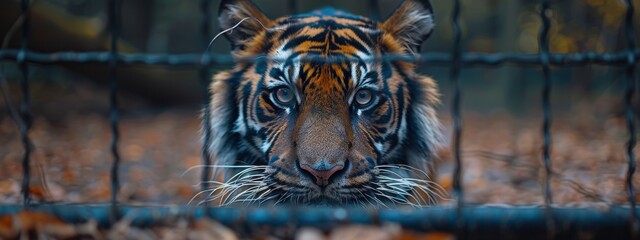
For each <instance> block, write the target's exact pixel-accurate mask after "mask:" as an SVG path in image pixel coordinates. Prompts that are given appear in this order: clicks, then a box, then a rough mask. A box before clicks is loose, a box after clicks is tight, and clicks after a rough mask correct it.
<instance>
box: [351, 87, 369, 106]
mask: <svg viewBox="0 0 640 240" xmlns="http://www.w3.org/2000/svg"><path fill="white" fill-rule="evenodd" d="M355 100H356V103H357V104H358V105H360V106H364V105H367V104H369V103H371V101H372V100H373V93H371V90H368V89H360V90H358V92H356V95H355Z"/></svg>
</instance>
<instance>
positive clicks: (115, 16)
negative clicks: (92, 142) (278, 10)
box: [108, 0, 120, 221]
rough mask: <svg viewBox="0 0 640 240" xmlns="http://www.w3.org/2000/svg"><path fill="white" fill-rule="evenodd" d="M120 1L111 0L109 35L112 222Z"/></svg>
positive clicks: (113, 218) (116, 163)
mask: <svg viewBox="0 0 640 240" xmlns="http://www.w3.org/2000/svg"><path fill="white" fill-rule="evenodd" d="M119 4H120V3H119V1H118V0H109V6H108V8H109V33H110V35H111V43H110V44H111V46H110V52H109V53H110V54H109V78H110V81H111V91H110V94H109V103H110V110H109V118H110V123H111V137H112V138H111V155H112V156H113V164H112V165H111V221H116V220H118V219H119V218H120V214H119V211H118V192H119V191H120V176H119V174H118V170H119V168H120V154H119V153H118V141H119V137H120V132H119V130H118V122H119V119H120V113H119V111H118V76H117V65H118V37H119V34H120V32H119V31H120V29H119V17H120V12H119V10H120V9H119Z"/></svg>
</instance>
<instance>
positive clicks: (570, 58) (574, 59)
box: [0, 49, 640, 67]
mask: <svg viewBox="0 0 640 240" xmlns="http://www.w3.org/2000/svg"><path fill="white" fill-rule="evenodd" d="M629 53H630V52H629V51H620V52H615V53H595V52H582V53H570V54H549V63H550V64H552V65H555V66H583V65H588V64H598V65H609V66H620V67H624V66H625V65H626V63H627V61H628V58H629ZM20 54H24V55H23V56H20ZM110 54H111V53H110V52H72V51H70V52H54V53H40V52H33V51H27V52H25V53H21V52H20V50H17V49H5V50H0V60H13V61H15V60H17V59H19V58H20V57H23V58H24V59H25V60H26V61H28V62H32V63H108V62H109V61H110ZM631 54H632V55H633V56H634V57H635V58H640V49H636V50H635V51H632V52H631ZM258 58H261V59H262V58H263V57H262V56H255V57H252V58H237V59H234V58H232V57H231V56H230V55H228V54H211V55H206V57H203V55H202V54H196V53H187V54H144V53H119V54H118V56H117V59H118V62H119V63H123V64H149V65H169V66H200V65H209V64H226V65H229V64H233V63H235V62H253V61H255V60H256V59H258ZM383 58H384V59H389V60H407V61H416V62H420V63H431V64H435V65H442V66H450V65H451V64H452V63H453V58H452V56H451V53H444V52H434V53H425V54H422V55H418V56H417V57H414V56H407V55H388V56H385V57H383ZM316 59H317V58H314V59H309V60H311V61H319V60H316ZM304 60H305V59H304V58H303V59H302V61H304ZM460 61H461V63H462V64H463V65H464V66H475V65H479V66H497V65H503V64H514V65H522V66H531V67H539V66H540V64H542V60H541V59H540V56H539V55H538V54H518V53H469V52H468V53H462V55H461V56H460Z"/></svg>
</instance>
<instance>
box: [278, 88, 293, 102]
mask: <svg viewBox="0 0 640 240" xmlns="http://www.w3.org/2000/svg"><path fill="white" fill-rule="evenodd" d="M275 99H276V100H277V101H278V102H279V103H281V104H288V103H289V102H291V101H292V100H293V92H292V91H291V89H289V88H288V87H281V88H278V89H277V90H276V92H275Z"/></svg>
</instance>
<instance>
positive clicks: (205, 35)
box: [198, 0, 212, 191]
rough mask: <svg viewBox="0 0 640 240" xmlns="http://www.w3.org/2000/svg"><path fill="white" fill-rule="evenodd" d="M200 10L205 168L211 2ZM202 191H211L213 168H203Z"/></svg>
mask: <svg viewBox="0 0 640 240" xmlns="http://www.w3.org/2000/svg"><path fill="white" fill-rule="evenodd" d="M200 10H201V11H202V22H201V26H200V27H201V29H200V31H201V34H202V49H203V50H202V51H203V52H202V56H201V58H202V62H201V64H200V69H199V72H198V73H199V76H200V84H201V86H202V99H203V100H202V101H203V103H202V105H203V106H204V113H203V119H204V120H203V121H202V128H203V130H204V139H203V141H202V156H201V157H202V164H203V165H204V166H211V154H209V141H210V140H211V122H210V121H209V119H211V118H210V115H211V110H210V109H209V100H210V99H211V94H210V92H209V77H211V76H210V74H209V73H210V72H209V68H210V67H211V54H210V52H209V51H208V44H209V41H210V38H211V30H210V29H211V12H212V11H211V0H201V1H200ZM201 181H202V183H201V187H202V191H205V190H207V189H209V182H211V168H209V167H203V168H202V178H201Z"/></svg>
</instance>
